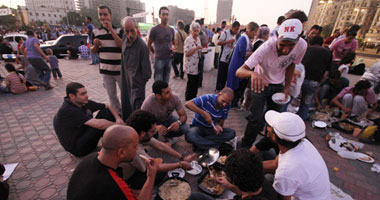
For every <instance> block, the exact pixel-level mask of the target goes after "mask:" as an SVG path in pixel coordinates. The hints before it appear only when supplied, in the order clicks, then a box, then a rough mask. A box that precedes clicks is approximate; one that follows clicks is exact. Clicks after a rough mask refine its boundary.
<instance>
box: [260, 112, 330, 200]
mask: <svg viewBox="0 0 380 200" xmlns="http://www.w3.org/2000/svg"><path fill="white" fill-rule="evenodd" d="M265 121H266V122H267V130H268V135H269V136H270V137H271V139H272V140H273V141H274V142H275V143H277V145H278V147H279V149H280V154H279V155H278V156H277V158H276V160H274V161H264V163H263V166H264V170H266V171H269V170H268V169H265V168H266V166H273V169H275V175H274V183H273V188H274V189H275V190H276V192H277V193H279V194H280V195H281V196H282V199H308V200H330V195H331V193H330V179H329V173H328V170H327V167H326V163H325V161H324V160H323V158H322V156H321V155H320V154H319V152H318V150H317V149H316V148H315V147H314V146H313V144H311V142H310V141H309V140H307V139H306V138H305V135H306V133H305V123H304V122H303V120H302V119H301V117H299V116H298V115H296V114H294V113H290V112H283V113H279V112H276V111H273V110H270V111H268V112H267V113H266V114H265ZM270 162H271V163H272V165H268V163H270Z"/></svg>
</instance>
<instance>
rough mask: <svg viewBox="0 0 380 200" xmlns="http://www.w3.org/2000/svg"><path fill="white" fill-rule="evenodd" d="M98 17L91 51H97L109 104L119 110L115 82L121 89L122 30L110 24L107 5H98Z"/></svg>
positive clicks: (92, 34)
mask: <svg viewBox="0 0 380 200" xmlns="http://www.w3.org/2000/svg"><path fill="white" fill-rule="evenodd" d="M98 17H99V21H100V24H101V26H100V28H97V29H94V30H93V31H92V33H91V38H92V39H93V41H92V43H93V46H92V47H91V51H92V53H99V60H100V67H99V71H100V74H102V76H103V84H104V87H105V88H106V90H107V93H108V97H109V101H110V104H111V105H112V107H114V108H115V109H116V110H117V111H118V112H120V111H121V109H120V101H119V97H118V96H117V89H116V83H117V85H118V86H119V89H121V78H120V70H121V46H122V40H121V38H122V37H123V30H122V29H121V28H116V27H114V26H113V25H112V22H111V21H112V13H111V9H110V8H109V7H107V6H104V5H101V6H99V7H98Z"/></svg>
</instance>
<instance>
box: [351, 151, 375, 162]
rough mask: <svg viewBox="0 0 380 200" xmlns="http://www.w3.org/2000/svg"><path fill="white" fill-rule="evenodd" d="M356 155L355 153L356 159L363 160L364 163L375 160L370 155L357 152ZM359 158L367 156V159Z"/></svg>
mask: <svg viewBox="0 0 380 200" xmlns="http://www.w3.org/2000/svg"><path fill="white" fill-rule="evenodd" d="M356 155H357V159H358V160H360V161H362V162H365V163H374V162H375V159H373V158H372V157H371V156H368V155H367V154H364V153H358V152H357V153H356ZM361 158H367V160H363V159H361Z"/></svg>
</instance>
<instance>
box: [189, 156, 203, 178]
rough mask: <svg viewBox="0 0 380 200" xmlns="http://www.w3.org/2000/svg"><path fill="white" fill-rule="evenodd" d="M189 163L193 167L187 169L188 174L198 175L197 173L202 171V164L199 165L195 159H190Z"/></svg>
mask: <svg viewBox="0 0 380 200" xmlns="http://www.w3.org/2000/svg"><path fill="white" fill-rule="evenodd" d="M190 165H191V167H192V168H193V169H191V170H187V171H186V172H187V173H188V174H191V175H198V174H200V173H202V166H200V165H199V164H198V162H197V161H195V160H193V161H191V163H190Z"/></svg>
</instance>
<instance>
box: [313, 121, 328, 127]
mask: <svg viewBox="0 0 380 200" xmlns="http://www.w3.org/2000/svg"><path fill="white" fill-rule="evenodd" d="M313 125H314V126H315V127H317V128H326V127H327V124H326V122H323V121H314V122H313Z"/></svg>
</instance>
